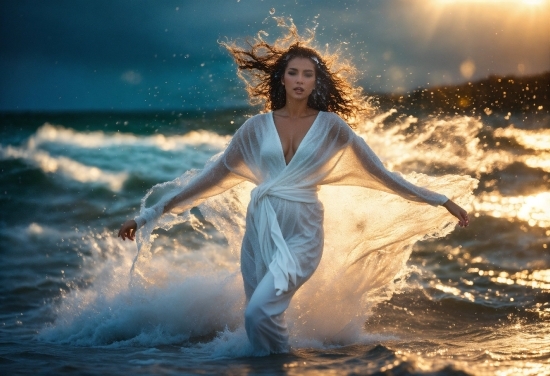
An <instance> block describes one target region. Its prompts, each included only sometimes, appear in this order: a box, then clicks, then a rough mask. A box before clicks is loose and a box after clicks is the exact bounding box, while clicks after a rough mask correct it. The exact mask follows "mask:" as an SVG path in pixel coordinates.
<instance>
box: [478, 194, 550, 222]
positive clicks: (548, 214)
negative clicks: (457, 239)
mask: <svg viewBox="0 0 550 376" xmlns="http://www.w3.org/2000/svg"><path fill="white" fill-rule="evenodd" d="M473 209H474V210H473V211H474V212H475V216H476V217H479V216H480V215H482V214H483V215H490V216H492V217H496V218H506V219H509V220H516V219H519V220H521V221H525V222H527V223H528V224H529V226H538V227H543V228H547V227H550V192H541V193H537V194H534V195H529V196H512V197H506V196H502V195H500V194H499V193H496V192H495V193H490V194H482V195H480V196H478V197H477V200H476V201H475V202H474V203H473Z"/></svg>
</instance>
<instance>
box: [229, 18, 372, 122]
mask: <svg viewBox="0 0 550 376" xmlns="http://www.w3.org/2000/svg"><path fill="white" fill-rule="evenodd" d="M275 19H276V20H277V22H278V25H279V26H282V27H283V28H286V29H287V30H288V33H287V34H286V35H284V36H282V37H280V38H279V39H277V40H276V41H275V42H274V43H273V44H270V43H268V42H266V41H265V40H264V39H263V37H262V33H263V35H267V34H266V33H265V32H260V33H259V34H258V35H257V36H256V37H255V38H247V39H246V40H245V46H244V47H240V46H239V45H238V44H237V43H236V42H232V43H225V42H221V43H220V44H221V45H222V46H224V47H225V48H227V50H228V51H229V53H230V54H231V56H232V57H233V59H234V60H235V62H236V63H237V66H238V75H239V77H240V78H241V79H242V80H243V81H244V82H245V85H246V90H247V92H248V96H249V99H250V103H251V104H252V105H258V104H260V105H261V104H263V105H264V111H273V110H278V109H280V108H282V107H284V105H285V103H286V91H285V87H284V86H283V84H282V82H281V80H282V78H283V76H284V72H285V69H286V67H287V65H288V62H289V61H290V60H292V59H293V58H295V57H301V58H309V59H311V61H312V62H313V65H314V66H315V77H316V83H315V90H314V91H313V92H312V93H311V95H310V96H309V98H308V102H307V104H308V106H309V107H311V108H313V109H316V110H319V111H330V112H335V113H337V114H338V115H340V116H341V117H342V118H344V119H345V120H346V121H347V122H348V123H349V124H350V125H353V123H355V122H356V121H357V120H358V118H360V117H361V116H362V115H365V114H366V113H367V112H368V111H369V104H368V102H367V100H366V98H365V97H364V96H363V95H362V93H361V92H362V89H361V88H360V87H358V86H354V85H353V83H354V82H355V79H354V75H355V68H354V67H353V66H352V65H351V64H350V63H349V62H347V61H346V60H344V59H342V58H340V57H339V56H338V55H337V54H336V53H333V54H330V53H328V52H325V53H320V52H318V51H317V50H316V49H315V48H313V47H312V43H313V39H314V36H315V33H314V31H313V30H307V31H306V32H307V38H304V37H301V36H300V35H299V34H298V31H297V29H296V26H295V25H294V24H293V23H292V22H290V25H287V23H286V20H285V19H283V18H275Z"/></svg>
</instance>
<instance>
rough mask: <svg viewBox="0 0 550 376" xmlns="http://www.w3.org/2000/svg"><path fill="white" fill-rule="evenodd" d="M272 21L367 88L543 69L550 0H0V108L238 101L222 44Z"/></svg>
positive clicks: (547, 65)
mask: <svg viewBox="0 0 550 376" xmlns="http://www.w3.org/2000/svg"><path fill="white" fill-rule="evenodd" d="M273 16H284V17H292V19H293V22H294V23H295V24H296V26H297V27H298V30H299V31H300V32H303V31H304V30H305V29H306V28H314V27H315V28H316V43H317V44H318V46H320V47H323V48H324V47H325V46H326V45H328V48H329V49H330V50H339V51H340V52H339V53H341V54H342V55H343V56H345V57H347V58H349V59H350V60H351V61H352V62H353V63H354V65H355V66H356V67H357V69H358V72H359V77H358V78H359V83H360V84H361V86H362V87H363V88H364V89H365V90H366V92H371V93H372V92H398V93H399V92H406V91H410V90H413V89H415V88H418V87H429V86H435V85H444V84H453V83H462V82H465V81H474V80H476V79H480V78H484V77H487V76H488V75H490V74H498V75H505V74H513V75H527V74H535V73H541V72H544V71H549V70H550V22H548V20H549V19H550V0H346V1H338V0H263V1H262V0H202V1H199V0H163V1H157V0H87V1H84V0H56V1H42V0H13V1H7V0H2V11H1V12H0V111H80V110H101V111H104V110H117V111H118V110H121V111H126V110H179V109H185V110H188V109H208V108H228V107H231V106H238V105H243V104H246V97H245V93H244V91H243V85H242V84H241V83H240V82H239V80H238V78H237V77H236V67H235V65H234V64H233V63H232V61H231V59H230V57H229V55H228V53H227V52H226V51H225V50H224V49H223V48H222V47H220V45H219V43H218V42H219V41H221V40H226V39H228V40H235V39H238V38H244V37H246V36H251V35H256V34H257V33H258V32H259V31H260V30H263V31H266V32H267V33H268V34H269V36H268V37H266V38H267V39H268V40H270V38H272V39H274V38H276V37H277V36H279V35H281V30H280V29H279V28H278V27H277V26H276V22H275V21H274V20H273Z"/></svg>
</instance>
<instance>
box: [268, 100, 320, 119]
mask: <svg viewBox="0 0 550 376" xmlns="http://www.w3.org/2000/svg"><path fill="white" fill-rule="evenodd" d="M277 112H278V115H281V116H285V117H290V118H301V117H306V116H311V115H312V114H314V113H317V111H315V110H314V109H313V108H311V107H308V105H307V101H292V100H288V98H287V101H286V103H285V105H284V106H283V107H282V108H280V109H279V110H277Z"/></svg>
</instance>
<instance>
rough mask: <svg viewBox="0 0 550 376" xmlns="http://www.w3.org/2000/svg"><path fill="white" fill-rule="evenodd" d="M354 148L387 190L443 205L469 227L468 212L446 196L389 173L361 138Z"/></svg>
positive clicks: (368, 169)
mask: <svg viewBox="0 0 550 376" xmlns="http://www.w3.org/2000/svg"><path fill="white" fill-rule="evenodd" d="M353 148H354V152H355V154H356V155H357V157H358V158H359V159H360V161H361V164H362V165H363V168H364V169H365V170H366V171H368V172H369V173H370V174H371V176H373V177H374V178H376V179H377V180H378V181H379V182H380V183H382V184H383V185H384V186H385V187H386V188H388V189H389V190H391V191H393V192H395V193H397V194H398V195H400V196H402V197H404V198H407V199H410V200H413V201H424V202H427V203H429V204H431V205H434V206H436V205H437V206H439V205H441V206H443V207H445V209H447V210H448V211H449V213H451V214H452V215H454V216H455V217H456V218H458V225H459V226H460V227H466V226H468V224H469V222H470V220H469V218H468V213H467V212H466V210H464V209H463V208H461V207H460V206H459V205H457V204H456V203H454V202H453V201H452V200H450V199H448V198H447V197H445V196H444V195H442V194H439V193H437V192H433V191H430V190H429V189H426V188H423V187H418V186H416V185H414V184H412V183H410V182H409V181H407V180H405V179H404V178H403V177H402V176H401V175H399V174H396V173H393V172H391V171H388V170H387V169H386V167H385V166H384V165H383V163H382V162H381V161H380V159H379V158H378V156H376V154H375V153H374V152H373V151H372V149H371V148H370V147H369V146H368V145H367V144H366V142H365V141H364V140H363V139H362V138H361V137H359V136H357V137H356V138H355V140H354V143H353Z"/></svg>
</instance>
